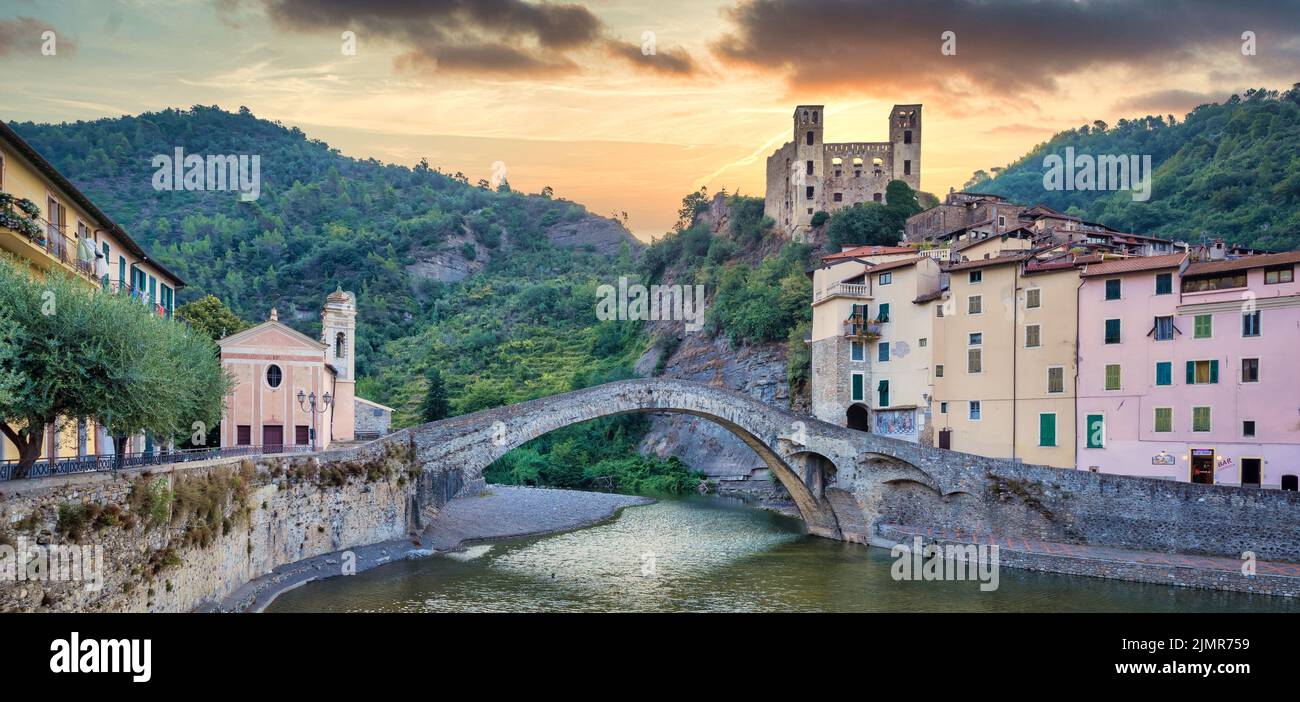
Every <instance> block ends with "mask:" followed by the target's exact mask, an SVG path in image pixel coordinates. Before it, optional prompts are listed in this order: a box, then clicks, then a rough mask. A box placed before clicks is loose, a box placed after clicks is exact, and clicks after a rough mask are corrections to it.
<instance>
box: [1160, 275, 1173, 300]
mask: <svg viewBox="0 0 1300 702" xmlns="http://www.w3.org/2000/svg"><path fill="white" fill-rule="evenodd" d="M1173 291H1174V276H1173V274H1172V273H1161V274H1159V275H1157V276H1156V294H1157V295H1168V294H1170V293H1172V292H1173Z"/></svg>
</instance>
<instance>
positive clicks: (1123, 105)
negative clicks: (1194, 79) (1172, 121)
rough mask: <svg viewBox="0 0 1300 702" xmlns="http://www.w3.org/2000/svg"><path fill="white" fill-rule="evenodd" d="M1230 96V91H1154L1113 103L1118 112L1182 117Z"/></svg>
mask: <svg viewBox="0 0 1300 702" xmlns="http://www.w3.org/2000/svg"><path fill="white" fill-rule="evenodd" d="M1230 94H1231V92H1230V91H1208V92H1197V91H1195V90H1178V89H1170V90H1156V91H1153V92H1149V93H1142V94H1140V95H1133V96H1131V97H1128V98H1125V99H1123V100H1120V101H1119V102H1117V103H1115V109H1116V110H1118V111H1120V112H1141V113H1142V114H1143V115H1149V114H1176V115H1182V114H1183V113H1186V112H1191V111H1192V109H1194V108H1195V107H1196V106H1197V105H1205V104H1209V103H1212V102H1223V101H1224V100H1225V99H1227V97H1228V96H1229V95H1230Z"/></svg>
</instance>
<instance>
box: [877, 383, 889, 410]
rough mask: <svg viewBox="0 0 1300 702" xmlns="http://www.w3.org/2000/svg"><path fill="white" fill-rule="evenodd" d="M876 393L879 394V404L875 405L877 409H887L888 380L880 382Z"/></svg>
mask: <svg viewBox="0 0 1300 702" xmlns="http://www.w3.org/2000/svg"><path fill="white" fill-rule="evenodd" d="M876 392H878V393H880V404H879V405H877V407H888V406H889V381H888V380H882V381H880V384H879V385H877V386H876Z"/></svg>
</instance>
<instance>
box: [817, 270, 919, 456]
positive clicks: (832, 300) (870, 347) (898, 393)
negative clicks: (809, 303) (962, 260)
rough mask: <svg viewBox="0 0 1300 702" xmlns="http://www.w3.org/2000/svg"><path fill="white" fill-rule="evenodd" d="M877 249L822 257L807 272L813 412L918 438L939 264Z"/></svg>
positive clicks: (868, 428) (844, 423) (839, 421)
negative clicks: (856, 254)
mask: <svg viewBox="0 0 1300 702" xmlns="http://www.w3.org/2000/svg"><path fill="white" fill-rule="evenodd" d="M877 254H878V256H879V257H880V258H883V259H885V260H883V261H873V260H871V259H872V258H873V257H872V256H870V255H868V256H864V257H845V256H842V255H837V256H828V257H826V258H825V259H823V263H822V265H821V266H819V267H818V268H817V269H815V270H814V271H813V324H812V336H811V339H810V344H811V351H812V353H811V356H812V378H813V380H812V400H813V414H814V415H815V416H816V417H817V418H818V419H821V420H823V421H827V422H831V423H833V424H839V425H841V426H847V427H849V428H852V429H858V430H861V431H872V432H876V433H880V434H884V435H889V436H893V437H895V438H899V439H905V440H908V441H917V440H918V439H919V438H920V437H921V436H923V435H924V430H925V426H926V425H927V424H928V414H929V400H930V350H931V345H930V341H931V340H930V336H931V329H932V325H931V322H930V319H931V308H932V307H934V306H935V305H936V304H937V303H938V298H939V290H940V285H941V280H940V279H941V274H940V269H939V264H938V263H937V262H936V261H935V260H934V259H933V258H930V257H926V256H916V255H913V256H908V257H900V256H898V252H897V251H880V252H877Z"/></svg>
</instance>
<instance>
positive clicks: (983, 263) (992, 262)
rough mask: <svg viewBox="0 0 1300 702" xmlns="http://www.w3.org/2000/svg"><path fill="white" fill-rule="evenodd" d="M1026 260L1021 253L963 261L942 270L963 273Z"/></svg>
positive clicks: (1025, 256)
mask: <svg viewBox="0 0 1300 702" xmlns="http://www.w3.org/2000/svg"><path fill="white" fill-rule="evenodd" d="M1027 253H1028V252H1027V251H1026V254H1027ZM1026 258H1028V256H1027V255H1025V254H1021V253H1015V254H1011V255H1008V256H995V257H993V258H977V259H975V260H974V261H963V262H961V263H954V264H952V265H950V266H948V267H947V268H945V269H944V270H945V271H965V270H970V269H972V268H984V267H987V266H1001V265H1003V264H1007V263H1019V262H1021V261H1023V260H1025V259H1026Z"/></svg>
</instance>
